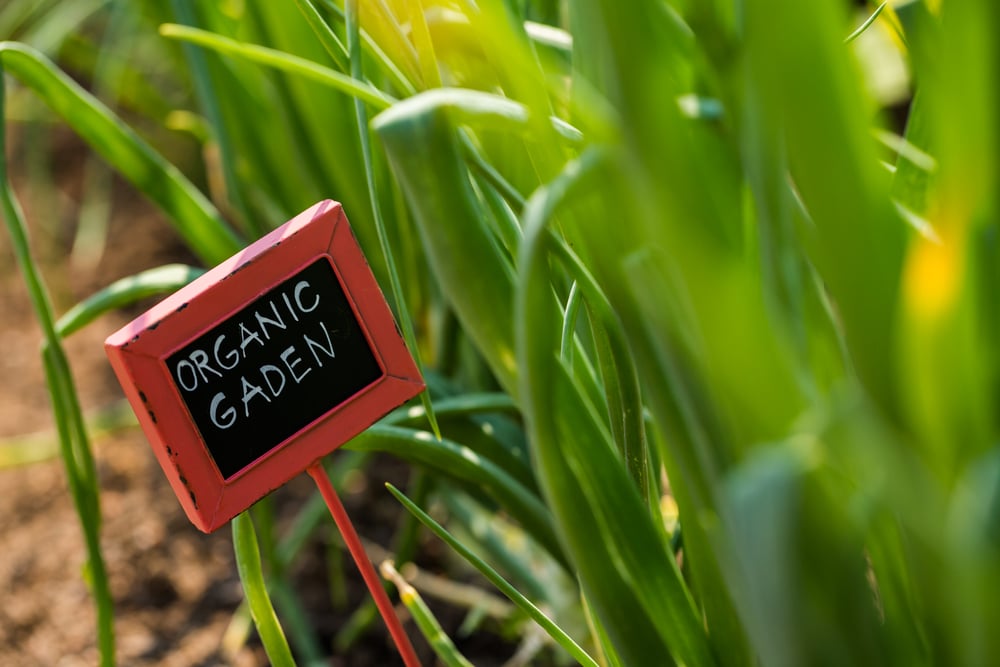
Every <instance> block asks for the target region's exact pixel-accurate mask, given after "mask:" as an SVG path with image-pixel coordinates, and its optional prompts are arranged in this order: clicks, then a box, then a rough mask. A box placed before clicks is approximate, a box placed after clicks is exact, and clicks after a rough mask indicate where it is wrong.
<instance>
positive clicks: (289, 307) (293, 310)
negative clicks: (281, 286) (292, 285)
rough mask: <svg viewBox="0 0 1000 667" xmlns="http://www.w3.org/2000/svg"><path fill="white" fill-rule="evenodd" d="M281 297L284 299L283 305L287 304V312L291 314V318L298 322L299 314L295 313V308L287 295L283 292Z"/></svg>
mask: <svg viewBox="0 0 1000 667" xmlns="http://www.w3.org/2000/svg"><path fill="white" fill-rule="evenodd" d="M281 298H282V299H284V300H285V305H286V306H288V312H289V313H291V314H292V319H294V320H295V321H296V322H298V321H299V316H298V315H296V314H295V308H294V307H292V300H291V299H289V298H288V295H287V294H285V293H282V294H281Z"/></svg>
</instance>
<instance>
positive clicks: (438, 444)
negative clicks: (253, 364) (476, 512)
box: [345, 424, 566, 564]
mask: <svg viewBox="0 0 1000 667" xmlns="http://www.w3.org/2000/svg"><path fill="white" fill-rule="evenodd" d="M345 446H346V447H348V448H349V449H353V450H359V451H382V452H388V453H390V454H393V455H395V456H398V457H400V458H402V459H404V460H406V461H409V462H411V463H418V464H420V465H422V466H425V467H427V468H430V469H431V470H434V471H435V472H438V473H442V474H445V475H447V476H449V477H451V478H452V479H455V480H456V481H459V482H463V483H465V484H466V485H470V486H471V487H472V488H475V489H479V490H482V491H484V492H486V493H487V494H489V495H490V496H491V497H492V498H493V499H494V500H496V501H497V502H498V503H500V505H501V506H502V507H503V508H504V509H505V510H506V511H507V512H509V513H510V515H511V516H512V517H514V518H515V519H517V520H518V521H519V522H520V523H521V526H522V527H523V528H524V530H525V531H526V532H527V533H528V534H529V535H531V536H532V537H533V538H534V539H535V540H536V541H537V542H538V543H539V544H540V545H541V546H542V547H544V548H545V549H546V550H547V551H548V552H549V553H550V554H551V555H552V557H553V558H555V559H556V560H557V561H559V562H561V563H563V564H565V562H566V559H565V556H564V555H563V552H562V549H561V548H560V546H559V543H558V542H557V541H556V540H555V536H554V534H553V527H552V517H551V515H550V514H549V512H548V510H547V509H546V508H545V505H543V504H542V502H541V500H539V498H538V497H537V496H535V495H534V494H532V493H531V492H530V491H528V490H527V489H526V488H524V486H522V485H521V484H519V483H518V482H517V481H515V480H514V479H513V478H512V477H511V476H510V475H508V474H507V473H506V472H504V471H503V470H502V469H500V468H499V467H498V466H496V465H495V464H494V463H493V462H491V461H489V460H486V459H484V458H482V457H480V456H478V455H477V454H476V453H475V452H473V451H472V450H470V449H469V448H467V447H463V446H462V445H460V444H458V443H454V442H451V441H450V440H447V439H443V440H437V439H436V438H435V437H434V436H433V435H432V434H431V433H430V432H428V431H416V430H413V429H405V428H400V427H398V426H383V425H380V424H376V425H375V426H372V427H371V428H369V429H368V430H367V431H365V432H364V433H362V434H361V435H359V436H357V437H356V438H354V439H353V440H351V441H350V442H349V443H348V444H347V445H345Z"/></svg>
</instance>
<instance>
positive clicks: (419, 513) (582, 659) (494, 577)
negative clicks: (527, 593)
mask: <svg viewBox="0 0 1000 667" xmlns="http://www.w3.org/2000/svg"><path fill="white" fill-rule="evenodd" d="M385 487H386V488H387V489H389V493H391V494H392V495H394V496H395V497H396V500H398V501H399V502H401V503H402V504H403V506H404V507H406V509H407V510H408V511H409V512H410V513H411V514H413V516H415V517H417V518H418V519H420V522H421V523H422V524H424V525H425V526H427V527H428V528H430V529H431V531H433V532H434V534H435V535H437V536H438V537H440V538H441V539H442V540H444V541H445V542H446V543H447V544H448V546H450V547H451V548H452V549H454V550H455V551H456V552H458V554H459V555H460V556H461V557H462V558H464V559H465V560H466V561H468V562H469V564H471V565H472V566H473V567H475V568H476V569H477V570H479V571H480V572H481V573H482V574H483V576H484V577H486V578H487V579H489V580H490V583H492V584H493V585H494V586H496V587H497V590H499V591H500V592H501V593H503V594H504V595H506V596H507V597H508V598H509V599H510V601H511V602H513V603H514V604H516V605H517V606H518V608H520V609H521V610H522V611H523V612H524V613H525V614H527V615H528V617H529V618H531V620H533V621H535V622H536V623H538V625H539V626H540V627H541V628H542V629H543V630H545V632H546V633H547V634H548V635H549V636H550V637H552V639H553V640H554V641H555V642H556V643H557V644H559V645H560V646H562V647H563V648H564V649H565V650H566V652H567V653H569V654H570V655H571V656H573V658H575V659H576V660H577V661H578V662H579V663H580V664H581V665H584V666H589V667H597V663H596V662H594V659H593V658H591V657H590V656H589V655H587V653H586V652H585V651H584V650H583V649H582V648H580V646H579V645H578V644H577V643H576V642H575V641H573V639H572V637H570V636H569V635H567V634H566V633H565V632H564V631H563V630H562V628H560V627H559V626H558V625H556V624H555V623H553V622H552V619H550V618H549V617H548V616H546V615H545V614H544V613H543V612H542V610H540V609H539V608H538V607H536V606H535V605H534V604H532V602H531V600H529V599H528V598H526V597H524V596H523V595H521V593H520V592H519V591H518V590H517V589H516V588H514V587H513V586H511V585H510V584H509V583H508V582H507V580H506V579H504V578H503V577H501V576H500V573H498V572H497V571H496V570H494V569H493V568H492V567H490V566H489V564H488V563H486V561H484V560H482V559H481V558H479V557H478V556H477V555H476V554H474V553H473V552H472V551H470V550H469V548H468V547H466V546H465V545H464V544H462V543H461V542H459V541H458V540H457V539H455V537H454V536H452V535H451V533H449V532H448V531H447V530H445V529H444V527H443V526H441V524H439V523H438V522H437V521H435V520H434V519H432V518H431V516H430V515H429V514H427V513H426V512H424V511H423V510H422V509H420V507H418V506H417V505H416V504H415V503H414V502H413V501H412V500H410V499H409V498H408V497H406V495H405V494H404V493H403V492H402V491H400V490H399V489H397V488H396V487H394V486H393V485H392V484H388V483H387V484H386V485H385Z"/></svg>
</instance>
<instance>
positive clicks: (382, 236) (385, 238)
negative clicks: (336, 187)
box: [344, 0, 441, 440]
mask: <svg viewBox="0 0 1000 667" xmlns="http://www.w3.org/2000/svg"><path fill="white" fill-rule="evenodd" d="M344 10H345V11H344V19H345V21H346V22H347V49H348V54H349V56H350V60H351V63H350V64H351V77H352V78H354V79H355V80H357V81H362V80H363V79H364V73H363V72H362V70H361V33H360V30H361V28H360V24H359V22H358V3H357V0H347V3H346V5H345V7H344ZM354 117H355V119H356V120H357V123H358V138H359V139H360V140H361V156H362V159H363V160H364V165H365V178H366V180H367V182H368V199H369V202H370V204H371V209H372V217H373V218H374V220H375V230H376V232H377V233H378V241H379V245H380V246H381V248H382V256H383V257H384V258H385V265H386V269H387V270H388V272H389V284H390V286H391V288H392V298H393V301H394V302H395V303H396V316H397V317H396V319H397V321H398V322H399V324H400V327H401V328H402V330H403V340H405V341H406V345H407V347H409V348H410V353H411V354H412V355H413V357H414V360H415V361H416V362H417V367H418V368H423V363H421V360H420V348H419V346H418V345H417V337H416V334H414V332H413V320H412V319H411V317H410V311H409V309H408V308H407V307H406V297H405V295H404V293H403V284H402V281H401V280H400V279H399V270H398V268H397V267H396V261H395V259H394V258H393V252H392V245H391V244H390V243H389V235H388V233H387V231H386V227H385V220H384V219H383V218H382V207H381V205H380V204H379V196H378V186H377V184H376V183H375V171H374V167H373V166H372V146H371V136H370V135H369V129H368V110H367V109H365V105H364V102H362V101H361V99H360V98H355V99H354ZM420 402H421V404H422V405H423V406H424V412H425V413H426V415H427V421H428V422H430V426H431V431H433V433H434V436H435V437H436V438H437V439H438V440H440V439H441V428H440V427H439V426H438V421H437V417H436V416H435V414H434V405H433V403H432V402H431V395H430V392H428V391H424V392H421V394H420Z"/></svg>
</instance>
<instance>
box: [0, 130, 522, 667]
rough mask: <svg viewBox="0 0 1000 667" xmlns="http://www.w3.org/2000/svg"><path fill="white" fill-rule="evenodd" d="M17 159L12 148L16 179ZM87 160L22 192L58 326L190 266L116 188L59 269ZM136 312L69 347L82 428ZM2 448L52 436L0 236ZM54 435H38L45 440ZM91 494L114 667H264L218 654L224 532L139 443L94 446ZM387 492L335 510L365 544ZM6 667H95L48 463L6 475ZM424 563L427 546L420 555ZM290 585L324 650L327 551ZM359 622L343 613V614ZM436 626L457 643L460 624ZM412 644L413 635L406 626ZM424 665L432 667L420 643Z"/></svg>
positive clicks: (56, 464) (300, 567)
mask: <svg viewBox="0 0 1000 667" xmlns="http://www.w3.org/2000/svg"><path fill="white" fill-rule="evenodd" d="M23 150H24V147H23V146H21V147H20V148H19V147H17V146H15V147H14V149H13V151H14V153H15V155H14V163H13V171H15V172H16V171H17V159H18V156H20V155H23ZM83 155H85V152H84V151H83V150H82V148H81V147H80V146H78V145H77V144H76V143H75V142H74V141H73V140H72V139H71V138H64V139H60V141H59V142H58V143H57V145H56V153H55V157H54V164H55V165H56V170H55V182H56V185H57V190H58V196H55V195H53V194H52V193H51V192H50V193H48V194H46V193H39V192H36V191H33V190H32V189H31V188H30V187H28V186H26V185H24V184H23V183H22V184H18V185H19V187H18V190H19V194H20V195H21V198H22V204H23V205H24V207H25V209H26V211H27V214H28V216H29V219H30V220H31V227H32V232H33V246H34V250H35V255H36V257H38V258H39V260H40V261H41V262H42V264H43V267H44V271H45V278H46V281H47V283H48V285H49V288H50V292H51V294H52V297H53V301H54V302H55V304H56V310H57V313H62V312H65V310H66V309H67V308H68V307H69V306H71V305H72V304H73V303H75V302H76V301H77V300H79V299H80V298H83V297H85V296H87V295H89V294H90V293H92V292H93V291H94V290H96V289H97V288H99V287H101V286H103V285H106V284H108V283H109V282H111V281H113V280H115V279H117V278H119V277H122V276H125V275H129V274H131V273H134V272H136V271H139V270H142V269H145V268H150V267H154V266H158V265H161V264H164V263H167V262H172V261H193V260H191V258H190V257H189V256H188V255H187V253H186V251H185V250H184V248H183V246H181V245H180V244H179V242H177V241H176V240H175V239H176V236H175V235H174V234H173V232H172V231H171V230H170V228H169V226H168V225H167V224H166V223H165V222H164V220H163V219H162V217H160V215H159V214H158V213H157V212H156V211H154V210H152V208H151V206H150V205H148V204H147V203H146V202H145V201H144V200H142V199H141V198H140V197H139V196H138V195H136V194H134V193H133V192H132V191H131V189H130V188H129V187H128V186H127V185H125V184H121V183H117V184H116V185H115V186H114V188H113V190H114V197H113V206H112V216H111V226H110V230H109V236H108V246H107V249H106V251H105V252H104V254H103V256H102V258H101V260H100V261H99V262H98V263H97V264H96V266H94V267H92V268H81V267H79V266H71V265H68V264H67V262H66V252H67V249H68V247H69V243H70V239H71V237H72V230H73V229H74V225H75V219H76V216H77V215H78V208H77V204H78V202H79V198H80V190H81V180H82V179H81V176H80V171H81V169H80V165H81V163H82V162H81V161H82V160H83ZM40 211H41V212H43V213H44V212H46V211H47V212H49V213H51V212H52V211H56V212H57V214H58V218H59V219H57V220H54V221H51V220H50V221H49V222H48V224H46V225H44V226H43V225H41V224H40V223H39V222H38V218H39V217H43V216H42V215H40V214H39V212H40ZM138 312H139V309H135V310H132V311H130V312H128V313H118V314H114V315H109V316H107V317H104V318H102V319H101V320H100V321H98V322H96V323H94V324H92V325H90V326H89V327H87V328H86V329H84V330H82V331H80V332H78V333H77V334H74V335H73V336H72V337H71V338H70V339H69V340H68V341H67V345H66V347H67V352H68V354H69V357H70V362H71V365H72V367H73V371H74V375H75V379H76V382H77V386H78V388H79V389H80V395H81V398H82V402H83V407H84V410H85V412H87V413H89V414H93V413H94V412H95V411H99V410H101V409H104V408H107V407H108V406H109V405H114V404H115V403H117V402H119V401H121V399H122V394H121V390H120V389H119V387H118V384H117V382H116V381H115V379H114V376H113V374H112V372H111V369H110V367H109V366H108V364H107V362H106V360H105V357H104V352H103V348H102V343H103V340H104V338H105V336H107V335H108V334H109V333H111V332H112V331H114V330H116V329H117V328H118V327H120V326H121V325H122V324H124V323H125V322H126V321H127V320H128V319H129V317H130V316H131V315H134V314H137V313H138ZM0 322H2V325H0V351H2V352H0V379H2V381H0V447H2V446H3V444H2V443H3V442H6V441H9V440H10V439H12V438H16V437H20V436H23V435H25V434H42V436H43V437H42V440H41V442H44V441H45V440H48V442H50V443H51V442H54V434H53V433H52V428H53V426H52V420H51V416H50V413H49V403H48V397H47V393H46V390H45V384H44V379H43V375H42V369H41V363H40V359H39V354H38V350H39V343H40V340H41V334H40V331H39V329H38V326H37V324H36V323H35V321H34V318H33V317H32V316H31V308H30V303H29V300H28V296H27V292H26V290H25V288H24V285H23V283H22V281H21V278H20V275H19V273H18V272H17V268H16V266H15V264H14V260H13V253H12V251H11V248H10V241H9V239H8V238H7V235H6V234H5V233H3V234H0ZM46 434H48V435H46ZM94 447H95V456H96V460H97V466H98V471H99V477H100V485H101V507H102V511H103V528H102V532H101V539H102V544H103V548H104V555H105V558H106V566H107V569H108V572H109V576H110V582H111V588H112V592H113V595H114V599H115V610H116V626H115V629H116V633H117V637H116V642H117V654H118V662H119V664H122V665H140V666H153V665H162V666H178V667H191V666H194V665H203V666H208V665H229V664H232V665H237V666H245V667H252V666H255V665H265V664H267V660H266V656H265V655H264V653H263V650H262V649H261V647H260V646H259V643H257V641H256V639H255V638H253V637H251V639H250V640H249V642H247V643H244V644H242V645H241V646H240V647H239V648H238V649H237V650H235V651H228V650H224V649H223V648H222V639H223V636H224V634H225V633H226V631H227V628H229V626H230V623H231V622H232V619H233V612H234V610H235V609H236V608H237V606H238V605H239V603H240V601H241V599H242V590H241V588H240V583H239V580H238V578H237V575H236V568H235V563H234V560H233V553H232V543H231V538H230V531H229V530H228V529H226V528H223V529H221V530H219V531H217V532H216V533H214V534H212V535H204V534H202V533H200V532H199V531H198V530H197V529H195V528H194V527H193V526H192V525H191V524H190V523H189V522H188V521H187V519H186V517H185V516H184V515H183V513H182V511H181V509H180V506H179V505H178V503H177V501H176V499H175V497H174V495H173V493H172V491H171V490H170V488H169V485H168V484H167V482H166V480H165V478H164V477H163V474H162V472H161V471H160V469H159V466H158V465H157V463H156V461H155V459H154V457H153V455H152V453H151V451H150V449H149V446H148V444H147V443H146V440H145V438H144V436H143V435H142V433H141V431H139V430H138V428H129V429H126V430H124V431H120V432H117V433H115V434H114V435H106V436H103V437H100V438H98V439H97V440H96V442H95V443H94ZM375 469H377V470H379V472H380V474H381V473H382V471H383V470H386V471H387V473H386V474H387V475H389V476H390V479H391V481H393V482H394V483H401V482H402V483H405V480H406V474H407V473H406V469H405V467H404V466H401V465H398V464H395V463H394V462H392V461H388V462H385V463H384V464H383V465H382V467H376V468H375ZM382 481H384V480H382V479H379V480H369V482H370V483H368V484H362V485H359V486H358V489H357V490H356V492H355V493H350V494H347V495H346V496H345V498H344V501H345V504H346V506H347V509H348V512H349V513H350V514H351V515H352V517H353V518H354V519H355V521H356V523H357V524H358V529H359V532H361V533H362V536H363V537H366V538H368V539H371V540H373V541H375V542H381V543H382V544H385V543H386V542H387V541H388V536H389V534H390V531H391V526H390V525H389V524H388V522H387V521H386V520H385V516H386V515H387V513H389V514H388V516H390V517H391V516H392V514H391V513H392V512H395V511H397V508H396V507H395V505H394V503H393V501H392V500H391V499H388V498H386V494H385V493H382V491H383V489H382V484H381V482H382ZM0 490H2V492H0V591H3V592H4V604H3V605H0V665H16V666H28V667H30V666H33V665H39V666H43V665H44V666H48V665H59V666H64V667H74V666H76V665H81V666H82V665H94V664H96V662H97V650H96V647H95V636H96V633H95V613H94V608H93V604H92V601H91V598H90V596H89V593H88V591H87V588H86V585H85V583H84V581H83V578H82V576H81V574H82V569H83V564H84V559H85V550H84V546H83V540H82V536H81V530H80V527H79V524H78V522H77V517H76V514H75V511H74V509H73V506H72V502H71V499H70V495H69V493H68V490H67V485H66V479H65V474H64V472H63V469H62V465H61V462H60V461H59V459H58V458H50V459H48V460H46V461H43V462H40V463H33V464H29V465H20V466H16V467H6V468H5V467H0ZM311 492H312V488H311V485H310V480H309V479H308V478H307V477H305V476H300V477H299V478H298V479H296V480H294V481H293V482H292V483H290V484H289V485H287V486H286V487H285V488H283V489H281V490H279V491H278V492H277V493H276V499H275V507H276V511H277V512H278V514H279V516H280V515H282V514H288V513H291V512H294V510H295V508H296V507H298V506H300V504H301V503H302V502H303V501H304V499H305V498H306V497H307V496H308V494H310V493H311ZM429 548H430V549H431V551H430V553H431V554H432V557H433V553H434V552H433V545H432V546H431V547H429ZM311 550H312V551H311V552H307V553H306V554H305V555H304V557H302V558H300V559H299V560H298V561H297V563H296V567H295V570H294V571H293V573H292V574H293V581H294V585H295V588H296V589H297V590H299V591H300V592H305V593H307V594H305V595H303V599H304V601H305V603H306V605H307V612H308V613H309V615H310V623H311V625H313V627H314V628H316V629H317V632H318V634H319V636H320V637H321V639H322V640H323V641H329V640H330V639H331V638H332V636H333V634H334V633H335V632H336V630H337V629H338V628H339V627H340V626H341V625H342V624H343V622H344V621H345V620H346V618H347V615H348V614H349V613H350V611H351V609H350V608H349V609H346V610H334V609H331V605H330V601H329V596H328V595H316V594H312V595H309V594H308V593H309V592H315V591H325V590H327V582H326V567H325V565H324V562H323V559H324V556H323V554H324V549H323V546H322V545H320V544H316V545H313V546H312V547H311ZM347 575H348V577H349V581H348V590H349V598H350V599H352V600H354V601H355V602H354V604H356V600H360V599H361V596H362V595H364V589H363V584H361V581H360V578H359V577H358V576H357V574H356V573H355V572H354V571H353V569H352V567H351V566H350V564H348V572H347ZM352 606H353V605H352ZM445 614H446V616H445V619H443V620H447V621H448V623H449V624H450V625H451V629H454V627H456V625H457V623H459V622H460V621H461V619H462V614H461V613H456V612H453V613H451V618H448V616H447V612H445ZM408 630H410V632H411V636H415V631H413V629H412V627H410V626H409V624H408ZM414 642H415V644H417V645H418V651H419V652H420V653H421V659H422V661H424V664H427V665H430V664H433V660H432V658H431V654H430V652H429V650H428V649H427V647H426V646H425V645H424V644H423V642H422V640H421V639H419V638H415V639H414ZM459 646H460V649H462V650H463V651H465V652H466V655H467V656H468V657H469V658H470V659H472V660H473V662H475V663H476V664H479V665H489V664H500V663H501V662H502V661H503V658H504V657H509V656H510V655H511V653H513V651H514V647H513V646H509V645H505V644H504V643H502V642H500V641H499V640H497V639H495V638H490V637H487V638H485V639H484V638H481V637H473V638H472V639H471V640H470V641H469V642H466V643H464V644H463V643H461V642H460V643H459ZM329 664H330V665H360V666H364V665H390V664H400V660H399V658H398V657H397V656H396V655H395V653H394V652H393V650H392V648H391V646H390V645H389V644H388V641H387V638H386V633H385V631H384V629H383V627H382V626H381V624H376V625H375V626H373V629H372V631H371V632H370V633H369V635H368V636H366V637H365V638H364V639H363V640H362V641H361V642H360V643H359V644H358V645H357V646H356V647H355V648H353V649H352V650H351V651H350V652H349V653H348V654H347V655H345V656H339V657H332V658H331V659H330V662H329Z"/></svg>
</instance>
